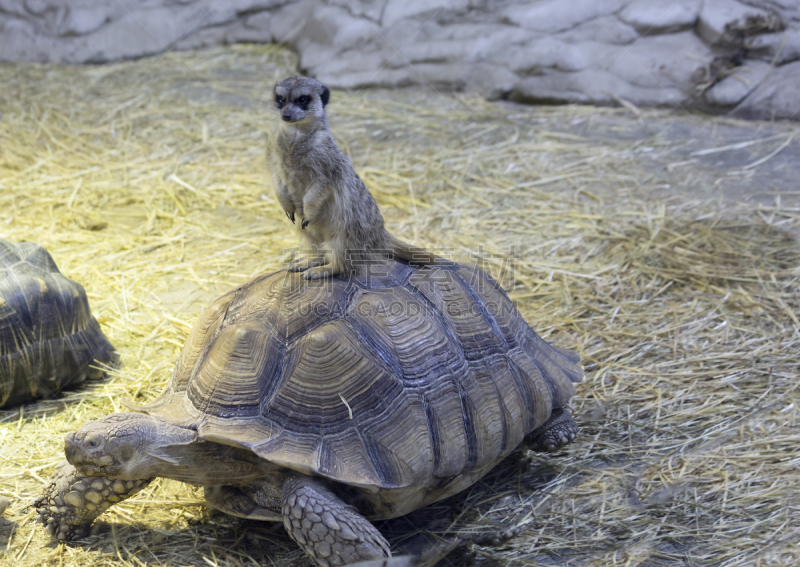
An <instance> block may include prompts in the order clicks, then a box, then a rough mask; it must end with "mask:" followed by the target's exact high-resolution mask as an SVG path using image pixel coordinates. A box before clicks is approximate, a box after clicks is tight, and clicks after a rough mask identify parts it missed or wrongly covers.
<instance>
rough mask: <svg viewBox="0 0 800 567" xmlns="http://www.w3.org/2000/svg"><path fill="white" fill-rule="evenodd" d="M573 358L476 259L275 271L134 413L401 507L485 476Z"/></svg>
mask: <svg viewBox="0 0 800 567" xmlns="http://www.w3.org/2000/svg"><path fill="white" fill-rule="evenodd" d="M378 271H383V272H384V273H383V274H377V273H376V272H378ZM578 361H579V356H578V355H577V354H576V353H574V352H571V351H568V350H563V349H560V348H556V347H553V346H551V345H549V344H547V343H546V342H545V341H544V340H542V339H541V338H540V337H539V336H538V335H537V334H536V333H535V332H534V331H533V329H531V328H530V326H528V324H527V323H526V322H525V321H524V319H523V318H522V316H521V315H520V314H519V312H518V311H517V309H516V308H515V307H514V305H513V304H512V303H511V301H510V300H509V299H508V297H507V296H506V294H505V293H504V292H503V290H502V288H501V287H500V286H499V285H498V284H497V283H496V282H494V281H493V280H492V279H491V278H489V277H488V276H487V275H486V274H485V273H484V272H483V271H481V270H479V269H472V268H465V267H462V266H459V265H453V266H446V267H424V268H414V267H410V266H408V265H405V264H401V263H397V262H389V263H388V265H386V266H380V267H374V269H373V273H372V274H371V275H370V276H369V277H361V278H352V279H350V280H346V279H338V278H334V279H330V280H322V281H306V280H304V279H302V278H301V277H300V274H297V273H291V272H287V271H279V272H276V273H272V274H268V275H263V276H260V277H257V278H255V279H253V280H252V281H250V282H249V283H247V284H245V285H243V286H241V287H240V288H238V289H235V290H233V291H231V292H230V293H228V294H226V295H224V296H223V297H221V298H220V299H218V300H217V301H215V302H214V303H213V304H212V305H211V306H210V307H209V308H208V309H206V311H205V312H204V313H203V314H202V315H201V316H200V319H199V320H198V322H197V324H196V325H195V326H194V328H193V329H192V331H191V333H190V334H189V337H188V339H187V341H186V344H185V346H184V347H183V351H182V352H181V355H180V358H179V360H178V363H177V365H176V366H175V369H174V371H173V374H172V378H171V380H170V382H169V384H168V386H167V388H166V390H165V391H164V392H163V393H162V394H161V396H160V397H159V398H158V399H157V400H155V401H154V402H153V403H151V404H148V405H147V406H141V407H140V408H139V409H141V410H143V411H145V412H146V413H149V414H151V415H154V416H158V417H160V418H161V419H163V420H165V421H167V422H169V423H174V424H176V425H183V426H188V427H191V428H194V429H196V430H197V432H198V434H199V438H200V439H201V440H206V441H214V442H218V443H223V444H226V445H233V446H237V447H241V448H244V449H247V450H250V451H252V452H253V453H255V454H256V455H258V456H260V457H262V458H264V459H266V460H267V461H270V462H272V463H275V464H276V465H280V466H282V467H287V468H289V469H294V470H296V471H300V472H302V473H306V474H314V475H319V476H322V477H327V478H329V479H331V480H334V481H338V482H340V483H344V484H347V485H351V486H352V487H354V488H355V489H357V492H360V493H362V495H364V496H365V497H366V499H367V500H368V501H369V502H371V505H372V510H373V513H372V514H371V517H373V518H380V517H394V516H399V515H402V514H404V513H407V512H409V511H411V510H413V509H415V508H417V507H420V506H422V505H426V504H428V503H431V502H434V501H436V500H439V499H441V498H444V497H446V496H449V495H451V494H455V493H457V492H459V491H460V490H462V489H464V488H466V487H467V486H469V485H470V484H472V483H473V482H474V481H475V480H477V479H478V478H480V477H481V476H482V475H483V474H485V473H486V472H488V470H489V469H490V468H491V467H493V466H494V465H495V464H496V463H497V462H499V461H500V460H501V459H502V458H504V457H505V456H506V455H508V454H509V453H510V452H511V451H512V450H513V449H514V448H515V447H516V446H517V445H518V444H519V443H520V442H521V441H522V439H523V437H525V435H526V434H528V433H530V432H531V431H532V430H533V429H535V428H537V427H539V426H540V425H542V424H543V423H544V422H545V421H546V420H547V419H548V417H549V416H550V413H551V411H552V410H553V409H555V408H560V407H563V406H565V405H566V404H567V402H568V401H569V399H570V398H571V397H572V395H573V394H574V391H575V390H574V386H573V382H578V381H580V380H581V379H582V377H583V369H582V368H581V366H580V364H579V363H578Z"/></svg>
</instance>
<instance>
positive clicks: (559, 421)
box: [524, 408, 578, 453]
mask: <svg viewBox="0 0 800 567" xmlns="http://www.w3.org/2000/svg"><path fill="white" fill-rule="evenodd" d="M577 434H578V424H577V423H575V420H574V419H573V418H572V416H571V415H570V413H569V411H567V410H566V409H564V408H556V409H554V410H553V413H551V414H550V419H548V420H547V421H546V422H544V424H543V425H541V426H540V427H537V428H536V429H534V430H533V431H531V432H530V433H529V434H528V435H527V436H526V437H525V439H524V443H525V444H526V445H527V446H528V447H530V448H531V449H532V450H533V451H542V452H544V451H546V452H548V453H552V452H553V451H558V450H559V449H561V448H562V447H563V446H565V445H566V444H567V443H569V442H570V441H572V440H573V439H575V436H576V435H577Z"/></svg>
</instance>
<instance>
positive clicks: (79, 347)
mask: <svg viewBox="0 0 800 567" xmlns="http://www.w3.org/2000/svg"><path fill="white" fill-rule="evenodd" d="M116 360H117V356H116V353H115V352H114V347H113V346H111V344H110V343H109V342H108V340H107V339H106V337H105V336H104V335H103V333H102V331H101V330H100V326H99V325H98V323H97V321H96V320H95V319H94V317H92V315H91V312H90V310H89V301H88V299H87V297H86V292H85V291H84V289H83V286H81V285H80V284H78V283H76V282H74V281H72V280H70V279H69V278H67V277H65V276H64V275H62V274H61V272H59V270H58V267H57V266H56V263H55V261H54V260H53V258H52V257H51V256H50V254H49V253H48V252H47V250H45V249H44V248H42V247H41V246H39V245H38V244H35V243H32V242H21V243H14V242H9V241H6V240H2V239H0V407H8V406H12V405H15V404H18V403H23V402H26V401H29V400H32V399H36V398H47V397H51V396H53V395H54V394H56V393H57V392H59V391H61V390H62V389H64V388H66V387H68V386H70V385H72V384H77V383H80V382H82V381H83V380H84V379H85V378H86V377H87V376H99V375H101V374H102V372H101V371H99V370H97V369H94V368H90V365H93V364H98V363H99V364H110V363H113V362H115V361H116Z"/></svg>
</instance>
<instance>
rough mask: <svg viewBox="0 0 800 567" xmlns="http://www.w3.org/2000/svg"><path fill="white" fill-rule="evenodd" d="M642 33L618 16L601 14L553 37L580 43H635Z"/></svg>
mask: <svg viewBox="0 0 800 567" xmlns="http://www.w3.org/2000/svg"><path fill="white" fill-rule="evenodd" d="M640 35H641V34H639V32H637V31H636V29H635V28H634V27H633V26H631V25H628V24H626V23H624V22H621V21H620V20H619V18H617V17H616V16H601V17H599V18H595V19H593V20H589V21H587V22H583V23H582V24H580V25H578V26H577V27H574V28H571V29H568V30H566V31H562V32H559V33H557V34H555V35H554V36H553V37H556V38H558V39H559V40H561V41H564V42H567V43H576V44H580V43H583V42H585V41H593V42H598V43H611V44H614V45H624V44H629V43H633V42H634V41H636V40H637V39H639V37H640Z"/></svg>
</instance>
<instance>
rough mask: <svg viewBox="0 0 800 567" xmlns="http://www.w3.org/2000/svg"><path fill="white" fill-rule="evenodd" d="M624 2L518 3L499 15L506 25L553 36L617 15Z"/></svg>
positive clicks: (567, 0)
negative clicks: (598, 19)
mask: <svg viewBox="0 0 800 567" xmlns="http://www.w3.org/2000/svg"><path fill="white" fill-rule="evenodd" d="M625 4H627V0H593V1H592V2H584V1H581V0H541V1H539V2H535V3H525V2H522V3H519V4H514V5H512V6H509V7H507V8H505V9H503V10H502V11H501V15H502V17H503V18H504V19H505V20H506V21H507V22H509V23H512V24H514V25H518V26H522V27H524V28H528V29H531V30H535V31H540V32H545V33H556V32H560V31H564V30H567V29H569V28H572V27H575V26H578V25H580V24H582V23H584V22H588V21H590V20H593V19H595V18H598V17H601V16H607V15H609V14H613V13H615V12H617V11H619V10H620V9H621V8H622V7H623V6H625Z"/></svg>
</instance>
